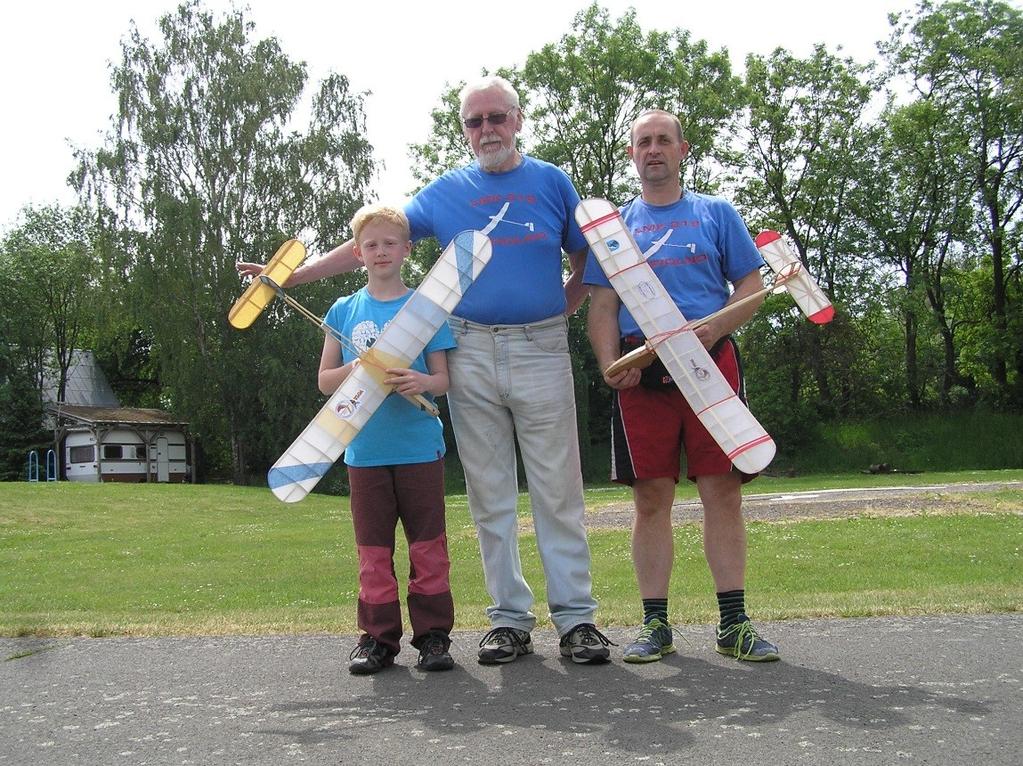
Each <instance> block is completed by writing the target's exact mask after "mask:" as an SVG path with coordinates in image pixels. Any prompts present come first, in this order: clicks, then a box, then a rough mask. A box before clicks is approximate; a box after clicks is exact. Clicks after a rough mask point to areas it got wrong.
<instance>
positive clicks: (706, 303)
mask: <svg viewBox="0 0 1023 766" xmlns="http://www.w3.org/2000/svg"><path fill="white" fill-rule="evenodd" d="M620 210H621V212H622V219H623V220H624V221H625V225H626V226H627V227H628V228H629V231H631V232H632V236H633V238H634V239H635V240H636V244H637V245H639V249H640V251H641V252H643V253H647V252H649V251H650V249H651V248H652V247H653V246H654V245H655V243H657V242H659V241H660V242H661V244H660V245H659V246H658V247H657V249H656V250H655V251H654V252H653V253H652V254H651V255H649V257H648V258H647V263H648V264H650V267H651V268H652V269H653V270H654V273H655V274H656V275H657V278H658V279H659V280H660V281H661V283H662V284H663V285H664V287H665V289H666V290H667V291H668V294H669V295H670V296H671V297H672V300H674V301H675V305H677V306H678V307H679V309H680V310H681V311H682V314H683V315H684V316H685V318H686V319H687V320H690V321H692V320H694V319H701V318H702V317H705V316H707V315H708V314H712V313H714V312H715V311H717V310H718V309H720V308H721V307H722V306H724V305H725V303H726V302H727V301H728V298H729V296H730V295H731V291H730V289H729V283H730V282H733V283H734V282H736V281H738V280H740V279H742V278H743V277H744V276H746V275H747V274H749V273H750V272H751V271H755V270H757V269H759V268H761V267H762V266H763V265H764V259H763V258H762V257H761V256H760V252H759V251H758V250H757V246H756V245H755V244H754V242H753V239H752V238H751V237H750V235H749V231H748V230H747V229H746V224H745V223H744V222H743V220H742V218H741V217H740V216H739V213H738V211H736V209H735V208H734V207H732V205H731V203H729V202H728V201H727V200H725V199H722V198H721V197H714V196H711V195H708V194H698V193H696V192H690V191H687V192H686V193H685V194H684V195H683V196H682V199H680V200H679V201H678V202H674V203H672V204H670V205H650V204H647V203H646V202H644V201H643V199H642V198H641V197H636V198H635V199H633V200H632V201H631V202H629V203H627V204H625V205H623V206H622V207H621V208H620ZM669 232H670V233H669ZM665 235H667V238H665ZM662 240H663V241H662ZM583 283H585V284H588V285H599V286H601V287H610V286H611V282H610V281H609V280H608V278H607V276H606V275H605V274H604V270H603V269H602V268H601V266H600V263H599V262H598V261H597V258H596V256H594V255H593V253H592V252H590V253H589V254H588V255H587V257H586V270H585V271H584V272H583ZM618 326H619V330H620V332H621V334H622V335H623V336H625V335H636V336H642V334H643V333H642V332H641V331H640V329H639V325H638V323H637V322H636V320H635V319H634V318H633V316H632V314H630V313H629V310H628V309H626V308H625V306H624V305H622V307H621V309H620V310H619V313H618Z"/></svg>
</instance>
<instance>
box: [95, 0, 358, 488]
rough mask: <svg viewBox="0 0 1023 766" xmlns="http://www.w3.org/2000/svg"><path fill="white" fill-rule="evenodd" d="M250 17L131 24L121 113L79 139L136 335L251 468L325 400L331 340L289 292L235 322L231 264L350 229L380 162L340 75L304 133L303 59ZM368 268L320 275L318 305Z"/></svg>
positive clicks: (320, 95)
mask: <svg viewBox="0 0 1023 766" xmlns="http://www.w3.org/2000/svg"><path fill="white" fill-rule="evenodd" d="M251 29H252V24H251V23H250V22H248V21H247V20H246V19H245V16H244V15H243V12H241V11H231V12H229V13H227V14H226V15H225V16H224V17H222V18H219V19H216V18H214V17H213V15H212V14H210V13H208V12H206V11H204V10H203V9H202V7H201V5H200V4H199V3H198V2H188V3H186V4H183V5H181V6H180V7H179V8H178V9H177V10H176V11H175V12H173V13H171V14H168V15H166V16H164V17H162V18H161V19H160V22H159V30H160V36H161V39H159V40H158V41H155V42H153V41H150V40H147V39H144V38H143V37H142V36H141V34H140V33H139V31H138V29H137V28H134V27H133V28H132V29H131V31H130V32H129V34H128V36H127V37H126V38H125V40H124V41H123V42H122V56H121V60H120V62H119V63H118V64H117V65H116V66H115V67H114V70H113V76H112V85H113V87H114V90H115V92H116V94H117V96H118V103H119V112H118V114H117V115H116V122H115V125H114V128H113V130H112V131H111V133H110V136H109V138H108V141H107V144H106V146H104V147H103V148H101V149H100V150H98V151H97V152H95V153H94V154H91V155H90V154H87V153H84V152H83V153H81V154H80V160H81V167H80V170H79V173H78V177H77V178H78V183H79V185H80V186H81V188H82V191H83V193H85V194H87V195H89V196H90V198H91V199H92V201H93V203H94V204H95V205H96V206H97V208H98V210H99V211H100V212H101V214H102V216H103V220H104V222H105V223H106V225H107V226H108V227H109V229H110V231H111V238H112V239H116V241H117V243H118V246H119V251H118V253H117V260H116V266H117V268H118V270H119V271H120V273H122V274H123V275H124V276H126V277H127V279H128V284H129V305H130V306H131V309H132V314H133V315H132V317H131V321H129V322H128V323H127V326H126V327H125V328H124V329H123V331H122V332H123V333H124V334H125V335H127V336H131V335H132V334H133V333H135V332H140V333H141V335H142V336H143V337H144V338H145V339H146V343H147V344H148V345H149V359H148V360H147V361H146V362H145V363H144V364H146V365H149V364H151V365H154V366H155V368H156V369H157V370H158V373H159V377H160V380H161V384H162V400H163V401H164V402H165V404H166V406H168V407H169V408H170V409H172V410H173V411H175V412H177V413H180V414H182V415H183V416H184V417H186V418H187V419H188V420H189V421H190V424H191V429H192V431H193V433H195V434H197V435H198V437H199V439H200V442H201V444H202V448H203V451H204V454H205V455H206V456H207V458H208V459H209V462H208V463H207V468H210V469H212V470H213V471H214V472H217V473H219V472H220V471H225V472H227V471H229V472H230V473H231V474H232V475H233V476H234V478H235V479H236V480H237V481H244V480H245V479H246V477H247V476H248V475H249V474H250V473H255V474H257V475H260V474H262V472H263V470H265V468H266V466H267V465H268V464H269V462H271V461H272V459H273V458H275V457H276V455H278V454H280V452H281V451H283V449H284V447H286V445H287V444H288V443H289V442H290V439H291V438H292V437H293V435H294V434H295V433H296V432H297V431H298V430H300V428H297V427H296V426H298V424H299V422H301V424H302V425H304V423H305V422H306V421H307V420H308V417H309V415H310V414H311V413H312V412H315V404H316V401H317V399H318V393H317V392H316V387H315V371H316V367H317V360H318V358H319V347H320V345H321V343H322V340H321V339H320V338H319V337H318V336H317V335H316V333H315V332H314V331H312V330H311V328H309V327H307V326H304V325H301V323H299V322H297V321H295V320H290V321H285V316H286V315H285V313H284V312H283V311H282V310H281V309H280V308H279V307H274V308H272V309H271V310H270V311H268V312H267V316H266V317H265V318H263V317H261V318H260V319H259V320H257V326H256V327H254V328H253V329H251V330H249V331H247V332H245V333H239V332H238V331H236V330H234V329H233V328H231V327H230V326H229V325H228V324H227V322H226V321H225V319H226V314H227V311H228V309H229V308H230V306H231V305H232V303H233V302H234V300H235V299H236V298H237V297H238V295H239V294H240V292H241V286H240V284H239V280H238V277H237V275H236V272H235V268H234V264H235V262H236V261H239V260H266V259H267V258H268V257H269V256H270V254H272V253H273V251H274V250H275V249H276V248H277V246H278V245H280V244H281V243H282V242H283V241H284V240H285V239H287V238H288V237H290V236H294V235H295V234H297V233H300V232H301V233H303V235H304V238H305V240H306V242H307V244H310V245H311V246H313V247H315V246H317V245H318V244H320V243H330V244H331V246H332V245H333V244H334V243H335V242H337V241H338V240H340V239H343V236H342V235H343V233H344V232H345V230H346V226H347V222H348V221H349V220H350V218H351V216H352V214H353V213H354V212H355V210H356V209H357V208H358V207H359V206H361V205H362V204H363V202H364V199H365V194H364V190H365V188H366V185H367V183H368V181H369V179H370V177H371V175H372V172H373V168H374V165H373V162H372V160H371V158H370V151H371V147H370V146H369V145H368V144H367V143H366V141H365V138H364V135H365V124H364V117H363V97H362V95H361V94H354V93H352V92H350V90H349V87H348V81H347V80H346V79H345V78H344V77H343V76H341V75H331V76H329V77H328V78H327V79H326V80H325V81H324V82H323V83H321V85H320V88H319V90H318V92H317V93H316V94H314V96H313V99H312V108H311V114H310V116H309V121H308V128H307V130H306V132H305V133H298V132H295V131H294V130H292V128H291V127H290V126H291V123H292V120H293V118H294V117H295V110H296V108H297V106H298V104H299V103H300V99H301V97H302V94H303V92H304V89H305V84H306V72H305V66H304V64H296V63H294V62H292V61H291V60H290V59H289V58H288V57H287V56H286V55H285V53H284V52H283V51H282V50H281V49H280V46H279V45H278V43H277V41H276V40H275V39H272V38H271V39H264V40H256V41H253V40H250V38H249V33H250V31H251ZM353 280H354V278H346V279H339V280H337V281H336V282H335V283H334V284H329V283H322V284H319V285H313V286H310V287H309V288H308V289H307V290H305V291H304V292H305V293H306V297H307V299H308V300H309V301H310V304H311V308H312V310H314V311H317V312H322V311H325V310H326V308H327V307H328V306H329V304H330V303H331V302H332V301H333V300H334V299H335V298H336V297H337V295H338V294H339V293H340V291H347V290H348V288H349V287H350V286H351V285H352V284H353ZM271 328H272V331H271Z"/></svg>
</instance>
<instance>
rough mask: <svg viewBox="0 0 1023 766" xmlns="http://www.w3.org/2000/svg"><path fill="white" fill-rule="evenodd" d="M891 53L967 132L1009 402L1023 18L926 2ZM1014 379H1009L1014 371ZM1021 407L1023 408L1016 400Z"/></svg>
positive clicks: (1000, 9)
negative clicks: (989, 267) (989, 266)
mask: <svg viewBox="0 0 1023 766" xmlns="http://www.w3.org/2000/svg"><path fill="white" fill-rule="evenodd" d="M892 21H893V26H894V31H893V34H892V37H891V39H890V41H889V43H888V45H887V46H886V53H887V56H888V59H889V61H890V63H891V65H892V67H893V69H894V70H895V71H897V72H899V73H901V74H903V75H905V76H906V77H908V79H909V81H910V83H911V86H912V87H913V88H914V90H915V91H916V92H917V93H918V94H920V96H921V97H922V98H926V99H927V100H929V101H931V102H933V103H934V104H936V105H937V106H938V108H940V109H941V110H942V112H943V113H944V114H945V115H946V116H947V119H948V121H949V123H948V124H949V125H950V126H954V127H955V128H956V129H958V130H959V131H961V135H962V141H963V143H964V144H965V145H966V146H967V147H968V149H967V154H966V159H967V164H966V165H965V167H966V168H968V172H969V174H970V176H971V180H972V183H973V191H974V195H975V197H974V205H975V208H974V214H975V218H974V222H975V226H976V228H977V231H978V232H979V234H980V237H981V240H982V242H983V243H984V257H985V258H989V259H990V264H991V293H990V309H989V311H988V312H986V313H988V314H989V315H990V317H991V325H992V329H993V333H992V335H991V336H990V337H989V338H988V341H989V343H990V344H991V349H990V350H991V352H992V353H991V377H992V380H993V383H994V385H995V387H996V390H997V394H998V395H999V396H1000V397H1001V398H1002V399H1003V400H1008V399H1009V398H1010V397H1012V394H1011V392H1010V387H1011V386H1012V385H1014V386H1016V387H1020V386H1023V350H1021V347H1023V344H1021V343H1020V342H1019V339H1020V336H1019V326H1020V314H1021V311H1023V307H1021V306H1020V303H1019V300H1018V296H1019V295H1020V290H1019V280H1020V266H1021V262H1020V256H1021V253H1020V231H1021V230H1020V209H1021V206H1023V12H1021V11H1020V10H1019V9H1018V8H1014V7H1012V6H1010V5H1008V4H1007V3H1003V2H996V1H995V0H973V1H972V2H946V3H942V4H940V5H935V4H933V3H931V2H926V1H925V2H921V3H920V4H919V5H918V6H917V9H916V11H915V13H912V14H908V15H906V16H905V17H901V18H900V17H898V16H895V17H893V19H892ZM1010 370H1012V372H1013V376H1012V377H1013V378H1014V379H1015V380H1013V381H1011V380H1010V375H1009V372H1010ZM1015 399H1016V401H1017V404H1018V403H1019V401H1020V400H1021V397H1020V396H1019V395H1018V392H1017V395H1016V396H1015Z"/></svg>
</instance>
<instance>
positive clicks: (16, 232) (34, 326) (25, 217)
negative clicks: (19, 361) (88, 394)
mask: <svg viewBox="0 0 1023 766" xmlns="http://www.w3.org/2000/svg"><path fill="white" fill-rule="evenodd" d="M97 236H98V235H97V232H96V227H95V225H94V222H93V220H92V219H91V218H90V216H89V213H88V211H86V210H85V209H84V208H80V207H79V208H70V209H68V208H61V207H44V208H26V209H25V210H23V211H22V217H21V221H20V223H19V225H18V226H16V227H15V228H14V229H13V230H12V231H10V232H9V233H8V234H7V235H6V236H5V237H4V240H3V243H2V245H0V287H2V288H3V291H4V300H5V303H6V307H7V308H8V309H9V313H8V314H7V315H6V316H5V318H4V319H3V320H0V321H2V325H3V327H2V329H3V337H4V339H5V340H6V342H8V343H12V344H14V345H16V346H17V347H18V349H19V350H20V355H21V357H22V358H23V359H26V360H28V361H29V364H30V370H29V371H30V373H31V374H32V375H33V376H34V377H35V378H36V380H37V385H38V381H41V380H42V377H43V375H44V374H45V373H47V372H49V373H52V374H53V376H54V378H55V379H56V380H57V392H56V394H57V399H58V400H61V401H63V400H64V394H65V386H66V383H67V373H68V369H69V367H70V366H71V357H72V353H73V352H74V351H75V349H78V348H82V347H83V344H87V343H89V342H91V341H92V339H93V338H94V337H95V335H96V332H97V329H98V321H97V320H98V317H97V315H96V314H95V312H94V305H95V302H96V300H97V298H98V296H99V294H100V290H99V286H98V282H99V279H100V278H101V273H100V268H99V267H100V259H99V254H98V245H97Z"/></svg>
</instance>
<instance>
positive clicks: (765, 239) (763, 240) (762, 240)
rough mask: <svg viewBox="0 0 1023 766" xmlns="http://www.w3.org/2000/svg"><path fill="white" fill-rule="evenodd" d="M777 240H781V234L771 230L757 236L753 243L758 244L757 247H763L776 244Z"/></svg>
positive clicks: (765, 230)
mask: <svg viewBox="0 0 1023 766" xmlns="http://www.w3.org/2000/svg"><path fill="white" fill-rule="evenodd" d="M776 239H781V234H779V233H778V232H776V231H771V230H770V229H764V231H762V232H760V233H759V234H757V238H756V239H755V240H753V242H754V243H756V246H757V247H763V246H764V245H769V244H770V243H772V242H774V241H775V240H776Z"/></svg>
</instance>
